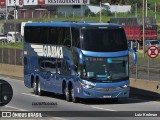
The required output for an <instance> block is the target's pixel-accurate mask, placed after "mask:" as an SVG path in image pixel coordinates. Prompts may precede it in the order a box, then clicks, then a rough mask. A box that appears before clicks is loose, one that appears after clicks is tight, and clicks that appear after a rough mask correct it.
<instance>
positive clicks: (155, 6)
mask: <svg viewBox="0 0 160 120" xmlns="http://www.w3.org/2000/svg"><path fill="white" fill-rule="evenodd" d="M155 19H157V4H156V2H155Z"/></svg>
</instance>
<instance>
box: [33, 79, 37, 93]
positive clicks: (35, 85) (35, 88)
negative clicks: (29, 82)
mask: <svg viewBox="0 0 160 120" xmlns="http://www.w3.org/2000/svg"><path fill="white" fill-rule="evenodd" d="M33 93H34V94H35V95H37V94H38V87H37V82H36V81H35V80H34V82H33Z"/></svg>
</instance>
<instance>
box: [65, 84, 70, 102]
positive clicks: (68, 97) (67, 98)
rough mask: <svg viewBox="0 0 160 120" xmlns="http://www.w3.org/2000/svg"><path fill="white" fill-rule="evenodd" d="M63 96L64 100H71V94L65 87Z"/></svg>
mask: <svg viewBox="0 0 160 120" xmlns="http://www.w3.org/2000/svg"><path fill="white" fill-rule="evenodd" d="M65 98H66V101H68V102H70V101H71V94H70V92H69V90H68V88H67V87H66V88H65Z"/></svg>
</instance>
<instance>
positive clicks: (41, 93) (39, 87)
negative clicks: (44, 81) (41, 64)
mask: <svg viewBox="0 0 160 120" xmlns="http://www.w3.org/2000/svg"><path fill="white" fill-rule="evenodd" d="M37 86H38V88H37V92H38V95H39V96H42V95H43V91H42V90H41V83H40V81H38V85H37Z"/></svg>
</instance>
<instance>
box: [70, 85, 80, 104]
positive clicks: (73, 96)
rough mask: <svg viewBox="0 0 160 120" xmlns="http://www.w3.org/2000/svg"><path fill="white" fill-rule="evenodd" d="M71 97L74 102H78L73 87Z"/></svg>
mask: <svg viewBox="0 0 160 120" xmlns="http://www.w3.org/2000/svg"><path fill="white" fill-rule="evenodd" d="M71 98H72V102H74V103H77V102H78V98H77V97H75V93H74V88H73V87H72V89H71Z"/></svg>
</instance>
